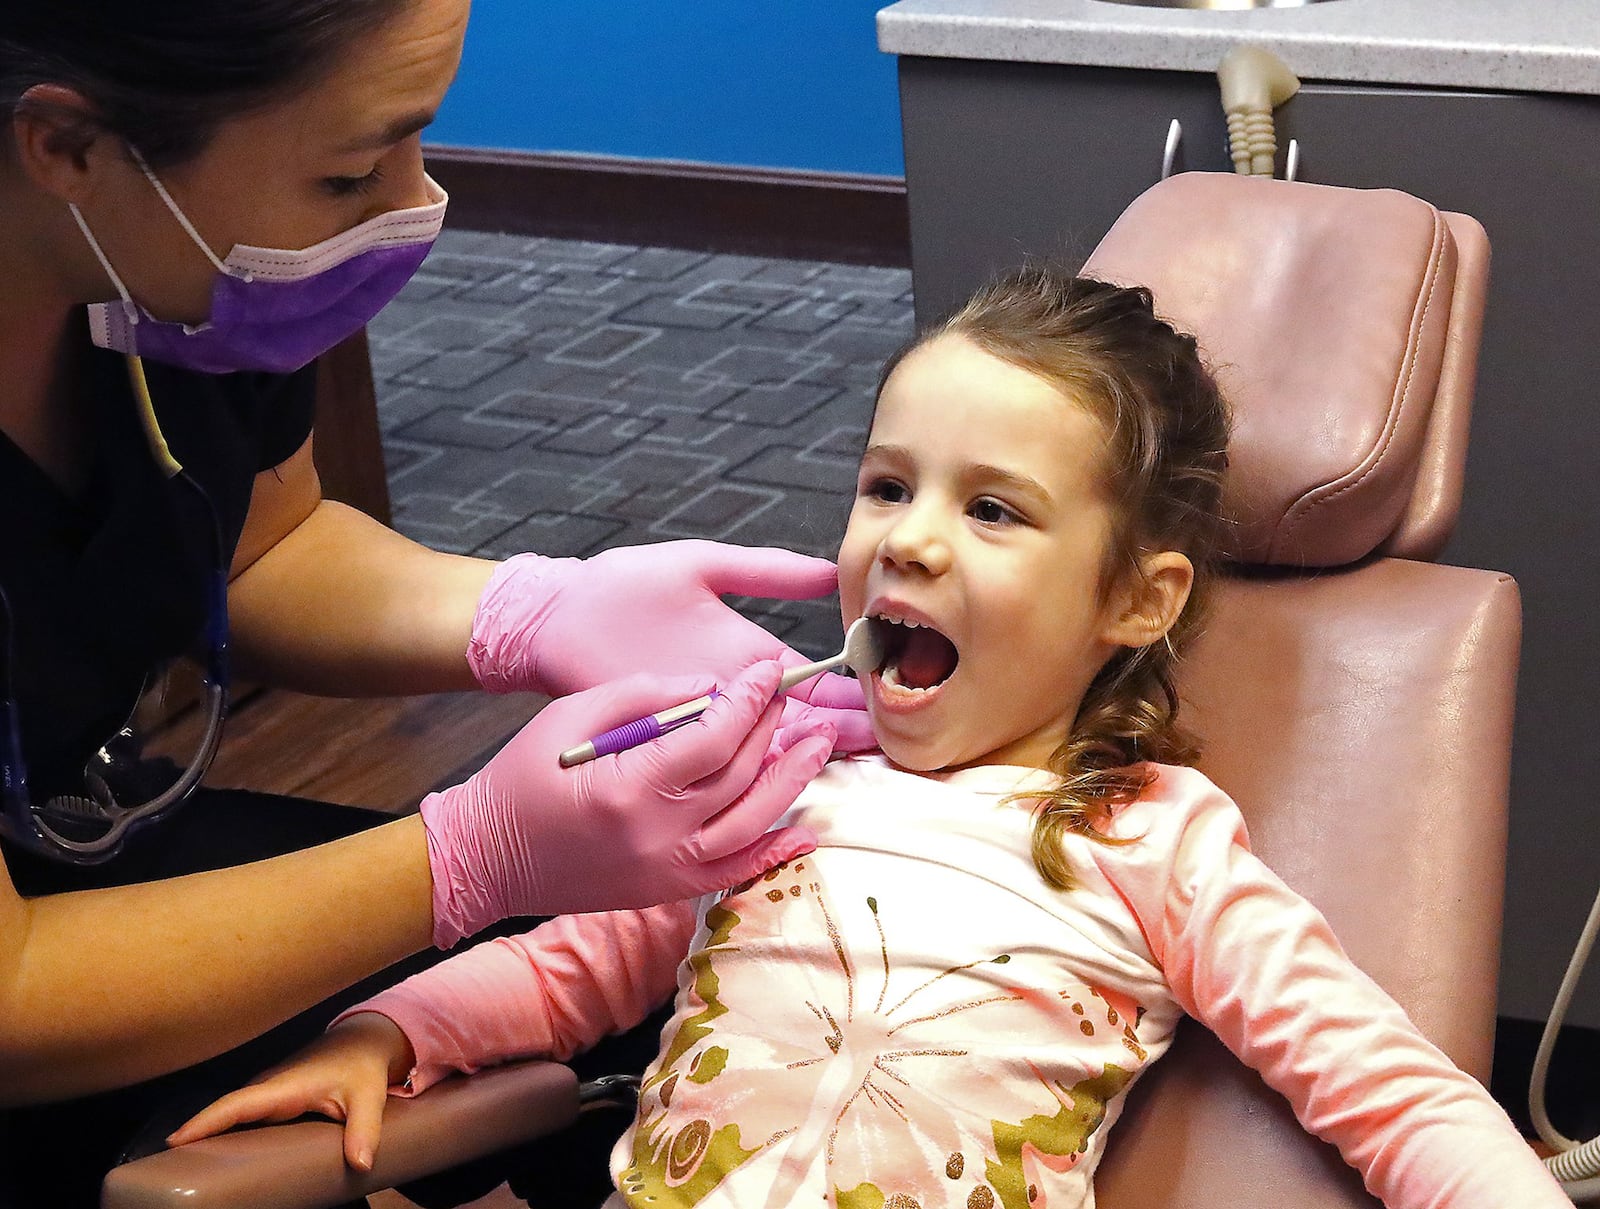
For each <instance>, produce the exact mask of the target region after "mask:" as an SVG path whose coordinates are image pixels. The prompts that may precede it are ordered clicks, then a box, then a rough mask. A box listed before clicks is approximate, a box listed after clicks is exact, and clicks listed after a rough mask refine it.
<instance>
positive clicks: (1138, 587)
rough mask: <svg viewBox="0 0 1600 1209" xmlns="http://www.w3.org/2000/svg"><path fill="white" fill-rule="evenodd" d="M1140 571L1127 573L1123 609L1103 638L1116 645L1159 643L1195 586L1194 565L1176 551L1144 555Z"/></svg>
mask: <svg viewBox="0 0 1600 1209" xmlns="http://www.w3.org/2000/svg"><path fill="white" fill-rule="evenodd" d="M1139 566H1140V570H1141V571H1142V574H1139V575H1129V576H1128V584H1127V588H1126V591H1125V592H1124V594H1123V597H1122V601H1121V604H1122V609H1121V612H1120V614H1119V615H1118V616H1116V617H1113V618H1112V620H1111V624H1110V626H1109V628H1108V629H1107V632H1106V639H1107V641H1109V642H1112V643H1115V644H1116V645H1117V646H1126V647H1143V646H1149V645H1150V644H1151V643H1152V642H1160V641H1161V639H1163V638H1165V637H1166V635H1167V631H1168V630H1170V629H1171V628H1172V627H1173V624H1174V623H1175V622H1176V621H1177V620H1178V615H1179V614H1180V613H1182V612H1183V606H1184V605H1185V604H1186V603H1187V602H1188V600H1189V590H1190V589H1191V588H1193V587H1194V565H1193V564H1192V563H1191V562H1190V561H1189V559H1188V558H1187V556H1185V555H1183V554H1180V553H1179V552H1178V551H1176V550H1163V551H1161V552H1160V553H1157V554H1147V555H1145V556H1144V557H1143V558H1142V559H1141V560H1140V563H1139Z"/></svg>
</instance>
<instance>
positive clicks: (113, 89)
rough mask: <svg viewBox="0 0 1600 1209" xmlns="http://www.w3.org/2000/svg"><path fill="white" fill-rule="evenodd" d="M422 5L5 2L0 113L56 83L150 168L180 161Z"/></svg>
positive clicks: (369, 0)
mask: <svg viewBox="0 0 1600 1209" xmlns="http://www.w3.org/2000/svg"><path fill="white" fill-rule="evenodd" d="M415 2H416V0H3V2H0V116H3V117H4V118H5V119H6V121H7V125H8V126H9V120H10V118H11V117H12V116H13V115H14V114H15V112H16V110H17V107H18V104H19V103H21V102H22V98H23V94H24V93H26V92H27V91H28V90H29V89H30V88H32V87H34V86H35V85H37V84H60V85H63V86H65V87H67V88H71V89H74V90H76V91H77V92H78V93H80V94H81V95H82V96H83V97H84V98H85V99H86V100H88V102H89V103H90V105H92V106H93V109H94V114H93V118H92V121H93V126H94V129H96V130H102V131H110V132H111V133H113V134H115V135H117V136H119V137H120V138H122V139H123V140H124V141H125V142H127V143H128V144H129V145H131V146H133V147H137V148H138V149H139V151H140V153H141V154H142V155H144V157H145V159H146V160H147V161H148V162H149V163H150V164H151V166H152V167H155V168H160V167H162V166H166V165H171V164H175V163H181V162H183V161H185V160H187V159H190V158H192V157H193V156H195V155H197V154H199V153H200V152H201V151H202V150H204V148H205V146H206V143H207V142H208V141H209V139H210V137H211V135H212V133H213V132H214V131H215V130H216V128H217V127H218V126H219V125H221V124H222V123H224V122H226V121H228V120H229V119H230V118H234V117H238V116H241V115H243V114H245V113H248V112H250V111H252V110H254V109H257V108H259V107H260V106H262V105H264V104H266V103H269V102H271V101H274V100H277V99H279V98H281V97H283V96H286V95H289V94H291V93H293V91H294V90H295V88H296V87H298V86H301V85H303V84H304V83H306V82H308V81H310V80H312V79H315V78H316V77H317V76H318V75H319V74H320V73H322V72H324V71H326V70H328V69H329V68H330V67H331V65H332V64H333V63H334V62H335V61H336V60H337V59H338V57H339V55H340V53H341V52H342V51H343V50H344V49H345V48H346V47H348V46H349V45H350V44H351V43H352V42H353V41H355V40H356V39H358V38H359V37H360V36H361V35H362V34H365V33H367V32H370V31H371V30H374V29H376V28H378V27H379V26H381V25H383V24H384V23H385V22H386V21H388V20H389V19H391V18H392V17H393V16H394V15H395V14H396V13H398V12H401V11H403V10H404V9H405V8H406V6H407V5H409V4H412V3H415ZM69 116H71V115H69ZM86 132H87V131H86ZM4 142H5V143H6V144H7V145H8V144H9V140H4Z"/></svg>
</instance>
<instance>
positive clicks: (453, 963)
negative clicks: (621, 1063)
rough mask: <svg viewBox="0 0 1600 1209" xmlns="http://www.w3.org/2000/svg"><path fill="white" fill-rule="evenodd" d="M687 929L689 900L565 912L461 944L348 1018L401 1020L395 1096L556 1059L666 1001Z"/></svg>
mask: <svg viewBox="0 0 1600 1209" xmlns="http://www.w3.org/2000/svg"><path fill="white" fill-rule="evenodd" d="M695 926H696V915H695V902H694V900H686V901H684V902H678V903H666V904H664V905H662V906H657V907H648V908H645V909H644V910H639V911H608V912H603V913H597V914H587V915H564V916H561V917H559V918H557V919H553V920H550V921H549V922H547V923H544V924H542V925H540V926H539V927H537V928H535V929H534V930H533V931H532V932H527V933H524V934H523V935H521V936H513V937H509V938H506V939H502V940H494V941H489V942H486V943H484V944H480V945H477V946H476V947H474V948H472V949H468V950H467V951H466V952H464V953H462V954H460V955H459V956H456V957H452V958H451V959H450V960H449V961H445V962H441V963H439V964H438V965H436V966H434V967H432V968H431V969H428V970H424V971H423V972H422V973H420V974H416V975H413V976H412V977H411V978H408V979H407V980H406V981H405V982H402V983H401V984H400V985H399V986H396V987H394V988H392V989H390V990H388V991H384V992H382V993H380V994H378V995H376V996H374V997H373V998H372V999H369V1000H367V1001H366V1002H365V1003H361V1004H358V1005H357V1006H355V1007H353V1008H351V1009H350V1011H348V1012H346V1013H345V1016H351V1015H354V1014H355V1013H357V1012H377V1013H380V1014H381V1015H384V1016H387V1017H388V1018H389V1019H390V1020H392V1021H394V1022H395V1024H397V1025H399V1026H400V1030H401V1031H402V1032H403V1033H404V1034H405V1035H406V1038H407V1039H408V1040H409V1041H410V1043H411V1047H412V1049H413V1051H414V1054H415V1065H414V1066H413V1067H412V1069H411V1070H410V1071H409V1072H408V1074H407V1077H406V1080H405V1084H404V1087H403V1089H402V1090H403V1093H404V1094H411V1095H415V1094H416V1093H418V1092H421V1091H423V1090H425V1089H426V1088H428V1087H431V1086H432V1085H433V1084H435V1083H437V1082H438V1081H439V1080H440V1079H442V1078H443V1077H445V1076H446V1075H448V1074H450V1073H451V1072H453V1071H468V1072H470V1071H475V1070H479V1069H481V1068H483V1067H485V1066H491V1065H493V1064H495V1063H497V1062H505V1061H507V1060H509V1059H512V1058H525V1057H548V1058H555V1059H558V1060H565V1059H567V1058H570V1057H571V1056H572V1055H573V1054H575V1053H578V1052H579V1051H581V1050H584V1049H587V1048H589V1047H590V1046H592V1045H594V1044H595V1043H596V1042H598V1041H599V1040H600V1039H601V1038H602V1037H605V1036H608V1035H609V1034H611V1033H615V1032H620V1031H622V1030H623V1029H627V1028H631V1027H632V1026H633V1025H635V1024H638V1023H639V1022H640V1021H641V1020H643V1019H644V1018H645V1017H646V1016H648V1015H649V1014H650V1012H651V1011H652V1010H654V1009H655V1008H657V1007H659V1006H660V1005H661V1004H663V1003H665V1002H666V1001H667V1000H668V999H669V998H671V996H672V991H673V988H674V986H675V985H676V978H677V968H678V963H679V962H681V961H682V960H683V958H684V956H685V955H686V954H687V953H688V951H689V941H690V939H691V938H692V937H693V936H694V930H695ZM345 1016H342V1017H340V1019H341V1020H342V1019H344V1018H345ZM335 1023H337V1021H336V1022H335Z"/></svg>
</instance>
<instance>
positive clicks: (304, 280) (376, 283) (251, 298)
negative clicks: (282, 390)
mask: <svg viewBox="0 0 1600 1209" xmlns="http://www.w3.org/2000/svg"><path fill="white" fill-rule="evenodd" d="M134 158H135V160H137V161H138V164H139V167H140V168H142V169H143V170H144V174H145V176H147V177H148V178H149V180H150V183H151V184H152V185H154V186H155V189H156V192H157V193H159V194H160V195H161V200H162V201H164V202H165V203H166V204H167V209H169V210H171V211H172V214H173V217H174V218H176V219H177V220H178V222H179V223H180V224H182V226H183V229H184V231H186V232H187V233H188V235H189V238H190V239H192V240H194V242H195V245H196V246H197V247H199V249H200V250H201V251H202V252H204V253H205V255H206V257H207V259H209V260H210V261H211V263H212V264H213V265H214V266H216V270H217V274H218V276H217V280H216V284H215V285H214V286H213V287H212V290H211V314H210V316H209V317H208V318H207V320H206V321H205V322H204V323H201V324H194V325H190V324H185V323H171V322H168V321H166V320H161V319H157V318H155V317H154V316H153V315H151V314H150V312H149V311H146V310H145V309H144V308H143V307H141V306H139V305H138V304H137V303H136V302H134V300H133V296H132V295H131V294H129V293H128V290H127V287H126V286H124V285H123V284H122V279H121V278H120V277H118V276H117V273H116V270H115V269H113V268H112V267H111V262H110V260H108V259H107V258H106V254H105V253H104V252H103V251H102V250H101V248H100V244H99V241H98V240H96V239H95V237H94V235H93V234H92V233H91V232H90V230H89V224H88V223H87V222H85V221H84V218H83V215H82V214H81V213H79V211H78V208H77V206H73V207H72V216H73V218H75V219H77V222H78V226H79V228H80V229H81V230H82V231H83V234H84V238H85V239H87V240H88V241H89V246H90V247H91V248H92V249H94V254H95V255H96V256H97V257H99V260H100V265H101V267H102V268H104V269H105V271H106V275H107V276H108V277H110V278H111V284H112V285H114V286H115V287H116V289H117V293H118V294H119V295H121V297H122V302H121V304H120V305H119V304H117V303H103V302H101V303H95V304H94V305H92V306H90V307H89V331H90V335H91V337H92V338H93V340H94V342H95V343H96V344H97V345H99V346H100V347H101V348H107V349H112V350H114V351H116V352H120V353H136V354H138V355H139V356H141V357H148V358H149V359H150V360H152V361H161V362H165V363H166V364H168V365H177V366H181V367H183V368H185V369H193V370H199V371H201V372H202V373H210V374H225V373H232V372H234V371H236V370H266V371H269V372H271V373H280V374H282V373H289V372H291V371H293V370H297V369H299V368H300V367H301V366H303V365H306V364H309V363H310V362H311V361H312V360H314V359H315V358H317V357H318V356H320V355H321V354H323V353H325V352H327V351H328V350H329V349H330V348H332V347H333V346H334V345H336V344H338V343H339V342H340V341H341V340H343V339H344V338H345V337H346V336H350V335H353V334H354V333H355V332H356V331H358V330H359V329H360V328H362V327H364V326H366V324H367V322H368V321H369V320H370V319H371V318H372V317H373V316H374V315H376V314H377V313H378V312H379V311H380V310H382V309H383V308H384V306H386V305H387V304H388V303H389V302H390V300H392V299H393V298H394V296H395V295H396V294H398V293H399V292H400V288H401V287H402V286H404V285H405V283H406V282H408V281H410V280H411V277H412V275H413V274H414V273H416V271H417V268H418V267H419V266H420V265H421V264H422V261H423V258H424V257H426V256H427V255H428V251H429V249H431V248H432V247H433V242H434V240H435V239H437V238H438V236H439V230H440V228H441V227H442V226H443V225H444V210H445V205H446V203H447V202H448V201H449V198H448V197H447V196H446V194H445V191H444V190H443V189H441V188H439V186H438V185H437V184H436V183H435V182H434V180H433V178H432V177H428V178H427V185H428V191H429V194H430V195H431V196H432V197H433V198H434V200H433V201H432V202H430V203H429V204H428V205H425V206H417V207H414V208H412V209H408V210H391V211H390V212H389V213H387V214H380V215H378V216H377V217H376V218H372V219H368V220H367V221H366V222H364V223H362V224H361V225H360V226H357V227H352V228H350V230H348V231H344V232H342V233H340V234H338V235H335V236H334V237H333V238H332V239H328V240H324V241H323V242H322V243H319V244H314V245H313V246H311V247H309V248H306V249H304V250H302V251H298V252H291V251H281V250H276V249H272V248H254V247H249V246H247V245H245V244H238V245H236V246H235V247H234V249H233V251H231V252H229V253H228V255H227V257H226V258H225V259H223V260H218V259H217V256H216V253H214V252H213V251H212V250H211V248H210V247H209V246H208V245H207V244H206V242H205V241H204V240H203V239H201V238H200V235H199V233H198V232H197V231H195V229H194V225H193V224H192V223H190V221H189V219H188V217H187V216H186V215H185V214H184V212H183V211H182V210H181V209H179V208H178V203H177V202H175V201H174V200H173V199H172V195H171V194H169V193H168V192H167V190H166V187H165V186H164V185H162V183H161V182H160V180H158V179H157V178H156V176H155V174H154V173H153V172H151V171H150V169H149V167H148V166H146V164H145V162H144V160H143V158H142V157H140V156H139V154H138V153H137V152H135V153H134Z"/></svg>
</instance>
